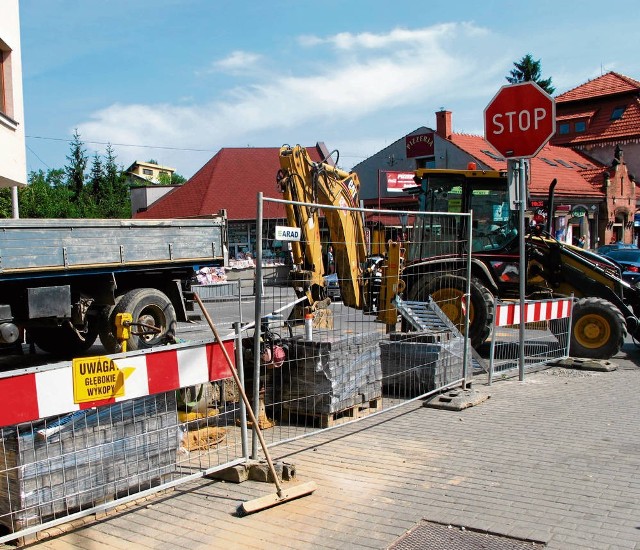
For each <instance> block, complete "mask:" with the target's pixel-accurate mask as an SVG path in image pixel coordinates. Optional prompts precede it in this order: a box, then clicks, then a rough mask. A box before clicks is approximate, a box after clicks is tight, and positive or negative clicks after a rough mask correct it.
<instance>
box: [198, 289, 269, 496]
mask: <svg viewBox="0 0 640 550" xmlns="http://www.w3.org/2000/svg"><path fill="white" fill-rule="evenodd" d="M193 297H194V298H195V300H196V302H198V305H199V306H200V309H201V310H202V314H203V315H204V318H205V319H206V320H207V323H208V324H209V327H210V328H211V332H213V335H214V336H215V339H216V342H217V343H218V345H219V346H220V349H221V350H222V353H223V355H224V357H225V359H226V360H227V363H228V365H229V368H230V369H231V374H232V375H233V379H234V381H235V383H236V385H237V386H238V390H239V391H240V395H241V396H242V400H243V401H244V405H245V407H246V409H247V414H248V415H249V419H250V420H251V422H252V423H253V429H254V430H255V432H256V435H257V436H258V439H259V440H260V445H261V446H262V452H264V456H265V458H266V459H267V464H269V470H270V471H271V475H272V477H273V481H274V483H275V485H276V489H277V491H278V496H281V493H282V487H281V485H280V481H278V474H277V473H276V469H275V466H274V465H273V461H272V460H271V454H270V453H269V451H268V450H267V444H266V442H265V440H264V437H263V436H262V430H261V429H260V427H259V426H258V421H257V420H256V415H255V414H254V413H253V409H252V408H251V403H249V398H248V397H247V394H246V392H245V391H244V388H243V387H242V383H241V382H240V377H239V376H238V372H237V371H236V368H235V366H234V365H233V361H231V357H229V353H227V348H225V347H224V344H223V343H222V340H221V339H220V335H219V334H218V329H217V328H216V326H215V325H214V324H213V321H212V320H211V317H210V316H209V313H208V312H207V310H206V309H205V307H204V304H203V303H202V300H201V299H200V296H198V295H197V294H196V293H195V292H194V294H193Z"/></svg>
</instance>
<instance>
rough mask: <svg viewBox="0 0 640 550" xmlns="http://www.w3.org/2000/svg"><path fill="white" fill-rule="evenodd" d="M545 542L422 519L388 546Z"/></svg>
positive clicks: (504, 548) (476, 549) (502, 548)
mask: <svg viewBox="0 0 640 550" xmlns="http://www.w3.org/2000/svg"><path fill="white" fill-rule="evenodd" d="M545 546H546V544H545V543H544V542H538V541H526V540H521V539H514V538H511V537H507V536H503V535H495V534H491V533H482V532H479V531H470V530H469V529H465V528H462V527H457V526H453V525H442V524H440V523H431V522H428V521H423V522H420V523H419V524H418V525H416V526H415V527H413V528H412V529H411V530H410V531H408V532H407V533H405V534H404V535H402V536H401V537H400V538H399V539H398V540H397V541H396V542H394V543H393V544H392V545H391V546H389V550H416V549H418V548H419V549H420V550H441V549H443V548H446V549H447V550H524V549H525V548H527V549H529V550H531V549H532V548H544V547H545Z"/></svg>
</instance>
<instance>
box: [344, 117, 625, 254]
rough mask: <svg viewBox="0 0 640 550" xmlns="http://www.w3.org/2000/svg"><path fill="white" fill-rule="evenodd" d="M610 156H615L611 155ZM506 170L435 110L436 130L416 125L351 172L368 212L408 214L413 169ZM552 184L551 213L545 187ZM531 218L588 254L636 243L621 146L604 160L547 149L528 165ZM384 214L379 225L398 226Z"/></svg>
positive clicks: (478, 139)
mask: <svg viewBox="0 0 640 550" xmlns="http://www.w3.org/2000/svg"><path fill="white" fill-rule="evenodd" d="M616 151H617V152H616ZM470 163H473V165H474V166H475V167H476V168H477V169H478V170H507V161H506V159H504V158H502V157H501V156H500V154H499V153H498V152H497V151H496V150H495V149H493V147H492V146H491V145H489V143H488V142H487V141H486V140H485V139H484V138H483V137H482V136H475V135H469V134H460V133H455V132H453V123H452V113H451V112H450V111H445V110H441V111H438V112H436V129H435V130H433V129H431V128H428V127H421V128H418V129H416V130H414V131H413V132H411V133H409V134H407V135H406V136H404V137H403V138H401V139H399V140H397V141H395V142H394V143H392V144H391V145H389V146H388V147H386V148H385V149H383V150H382V151H380V152H379V153H376V154H375V155H373V156H371V157H370V158H368V159H366V160H365V161H363V162H361V163H360V164H358V165H356V166H354V168H353V169H354V171H355V172H356V173H357V174H358V176H359V178H360V182H361V187H362V193H361V196H362V198H363V199H364V201H365V205H366V206H368V207H371V208H374V207H382V208H386V209H397V210H413V209H415V208H417V201H416V200H415V197H412V196H410V195H408V194H407V193H405V192H403V188H404V187H406V186H410V185H413V180H412V172H413V170H415V169H416V168H421V167H433V168H439V169H465V168H467V167H468V166H469V164H470ZM554 180H555V181H556V182H557V183H556V185H555V194H554V199H553V204H552V205H551V206H552V208H553V211H552V212H549V206H550V205H549V189H550V187H551V183H552V182H553V181H554ZM528 192H529V204H528V209H527V217H528V218H529V219H530V220H534V219H535V220H539V219H544V220H545V221H546V220H547V219H548V218H549V217H551V228H552V231H553V233H554V235H555V236H556V237H557V238H558V239H560V240H562V241H564V242H569V243H574V244H577V243H578V242H579V241H580V238H581V237H584V239H585V240H586V242H587V246H588V247H590V248H597V247H598V246H599V245H600V244H604V243H608V242H610V241H611V240H612V239H616V240H622V241H624V242H632V241H633V240H634V238H635V235H634V229H633V221H634V212H635V201H636V193H635V185H633V184H632V179H631V178H630V176H629V173H628V167H627V164H626V163H625V161H624V155H623V153H622V151H621V150H620V148H619V147H618V149H615V148H614V149H612V152H611V157H610V158H609V159H607V162H606V163H605V162H600V161H598V160H596V159H594V158H592V157H590V156H589V155H587V154H585V153H583V152H582V151H580V150H574V149H573V148H567V147H559V146H555V145H552V144H547V145H545V147H544V148H543V149H542V150H541V151H540V152H539V153H538V155H537V156H536V157H535V158H533V159H530V161H529V188H528ZM399 220H400V218H399V217H398V221H394V219H393V216H387V217H386V220H385V221H386V222H387V223H388V224H391V225H395V226H397V227H399V226H400V223H401V222H400V221H399Z"/></svg>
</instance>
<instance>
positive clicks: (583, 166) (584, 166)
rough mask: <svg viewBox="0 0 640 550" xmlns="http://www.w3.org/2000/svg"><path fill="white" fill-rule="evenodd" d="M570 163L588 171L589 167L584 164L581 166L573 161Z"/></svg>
mask: <svg viewBox="0 0 640 550" xmlns="http://www.w3.org/2000/svg"><path fill="white" fill-rule="evenodd" d="M571 162H572V163H573V164H575V165H576V166H577V167H578V168H582V169H583V170H588V169H589V167H588V166H587V165H586V164H582V163H581V162H577V161H575V160H572V161H571Z"/></svg>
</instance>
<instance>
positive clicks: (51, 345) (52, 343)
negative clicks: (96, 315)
mask: <svg viewBox="0 0 640 550" xmlns="http://www.w3.org/2000/svg"><path fill="white" fill-rule="evenodd" d="M27 333H28V335H29V337H30V338H31V340H33V342H34V343H35V345H36V346H38V347H39V348H40V349H41V350H42V351H44V352H47V353H51V354H53V355H56V356H58V357H64V358H72V357H75V356H76V355H78V354H79V353H83V352H85V351H87V350H88V349H89V348H90V347H91V346H92V345H93V343H94V342H95V341H96V338H97V337H98V330H97V327H96V323H95V322H91V321H90V322H89V323H88V324H87V332H85V333H83V334H82V337H81V336H80V335H79V334H78V333H77V332H76V331H75V330H73V329H72V328H71V327H70V326H69V325H63V326H61V327H33V328H30V329H27Z"/></svg>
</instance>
